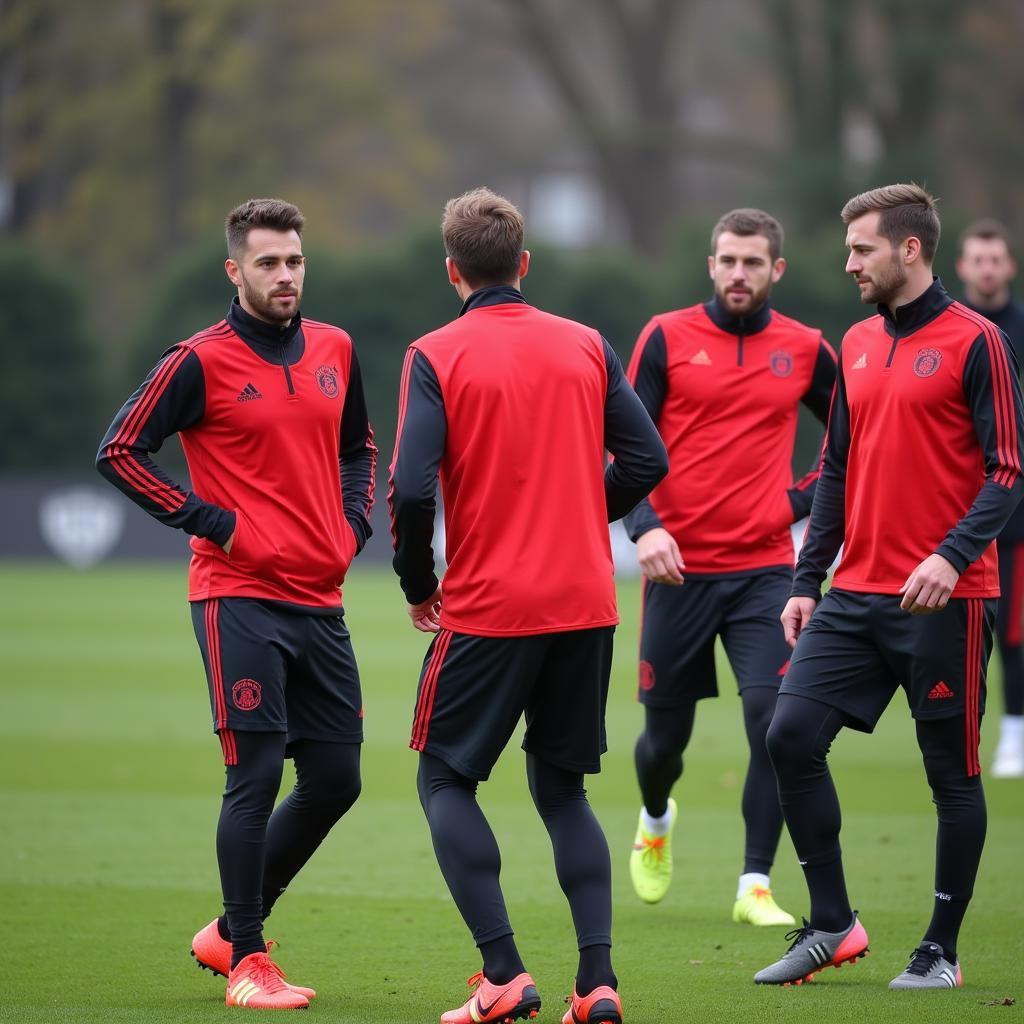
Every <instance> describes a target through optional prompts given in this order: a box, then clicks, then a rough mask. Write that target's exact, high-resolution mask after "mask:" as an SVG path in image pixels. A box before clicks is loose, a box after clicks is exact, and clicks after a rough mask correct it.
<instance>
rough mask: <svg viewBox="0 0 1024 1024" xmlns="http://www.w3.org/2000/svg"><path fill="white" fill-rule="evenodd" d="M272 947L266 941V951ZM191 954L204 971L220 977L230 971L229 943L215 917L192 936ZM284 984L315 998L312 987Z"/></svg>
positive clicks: (307, 996) (282, 977)
mask: <svg viewBox="0 0 1024 1024" xmlns="http://www.w3.org/2000/svg"><path fill="white" fill-rule="evenodd" d="M273 947H274V942H273V940H271V941H270V942H268V943H267V952H268V953H269V952H270V951H271V949H273ZM192 956H193V957H195V961H196V964H197V965H198V966H199V967H201V968H202V969H203V970H205V971H213V973H214V974H219V975H220V976H221V977H222V978H226V977H227V976H228V975H229V974H230V973H231V943H230V942H228V940H227V939H222V938H221V935H220V929H219V928H218V927H217V919H216V918H214V919H213V920H212V921H211V922H210V923H209V924H208V925H207V926H206V927H205V928H202V929H200V930H199V931H198V932H196V933H195V935H194V936H193V937H192ZM271 963H272V964H273V965H274V968H275V970H277V971H278V972H279V973H280V975H281V979H282V980H284V977H285V974H284V971H282V970H281V968H280V967H278V965H277V964H275V963H274V962H273V960H271ZM285 984H286V985H288V987H289V988H290V989H292V990H294V991H295V992H298V993H299V995H302V996H305V997H306V998H307V999H315V998H316V991H315V990H314V989H311V988H305V987H303V986H302V985H289V984H288V982H287V981H285Z"/></svg>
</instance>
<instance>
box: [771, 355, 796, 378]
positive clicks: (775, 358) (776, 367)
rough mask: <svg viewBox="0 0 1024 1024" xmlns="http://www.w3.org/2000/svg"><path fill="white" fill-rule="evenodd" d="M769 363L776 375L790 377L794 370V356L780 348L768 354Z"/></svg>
mask: <svg viewBox="0 0 1024 1024" xmlns="http://www.w3.org/2000/svg"><path fill="white" fill-rule="evenodd" d="M768 365H769V366H770V367H771V370H772V373H774V374H775V376H776V377H788V376H789V375H790V374H791V373H792V372H793V357H792V356H791V355H790V354H789V353H788V352H787V351H785V349H781V348H780V349H778V350H777V351H775V352H772V353H771V354H770V355H769V356H768Z"/></svg>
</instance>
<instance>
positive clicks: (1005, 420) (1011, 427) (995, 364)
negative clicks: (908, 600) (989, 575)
mask: <svg viewBox="0 0 1024 1024" xmlns="http://www.w3.org/2000/svg"><path fill="white" fill-rule="evenodd" d="M963 383H964V395H965V396H966V398H967V403H968V405H969V406H970V408H971V414H972V416H973V417H974V431H975V433H976V435H977V437H978V442H979V444H980V445H981V448H982V451H983V452H984V453H985V483H984V484H982V487H981V490H980V491H979V492H978V496H977V497H976V498H975V499H974V503H973V504H972V505H971V507H970V508H969V509H968V511H967V514H966V515H965V516H964V517H963V518H962V519H961V520H960V522H958V523H957V524H956V526H954V527H953V529H952V530H950V531H949V533H948V534H946V538H945V540H943V542H942V543H941V544H940V545H939V547H938V549H937V550H936V554H939V555H942V557H943V558H945V559H946V560H947V561H948V562H949V563H950V564H952V566H953V567H954V568H955V569H956V570H957V572H960V573H962V572H963V571H964V570H965V569H966V568H967V567H968V566H969V565H970V564H971V563H972V562H974V561H976V560H977V559H978V558H980V557H981V555H982V553H983V552H984V551H985V549H986V548H987V547H988V546H989V544H991V543H992V541H993V539H994V538H995V536H996V535H997V534H998V533H999V531H1000V530H1001V529H1002V528H1003V527H1004V526H1005V525H1006V521H1007V520H1008V519H1009V518H1010V514H1011V513H1012V512H1013V510H1014V508H1016V506H1017V503H1018V502H1019V501H1020V499H1021V496H1022V495H1024V482H1022V480H1021V465H1022V464H1024V447H1022V445H1024V414H1022V409H1021V391H1020V380H1019V378H1018V372H1017V367H1016V362H1015V360H1014V357H1013V350H1012V349H1011V348H1010V343H1009V341H1007V339H1006V337H1005V336H1004V335H1003V334H1002V332H1001V331H995V330H993V331H992V332H991V335H990V334H989V332H987V331H983V332H982V333H981V334H980V335H979V336H978V337H977V338H976V339H975V340H974V344H972V345H971V350H970V352H969V353H968V354H967V360H966V362H965V364H964V380H963Z"/></svg>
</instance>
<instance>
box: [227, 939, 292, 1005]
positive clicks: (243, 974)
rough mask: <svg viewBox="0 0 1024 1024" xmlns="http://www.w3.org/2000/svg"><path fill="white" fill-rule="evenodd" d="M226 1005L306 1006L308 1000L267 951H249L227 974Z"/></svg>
mask: <svg viewBox="0 0 1024 1024" xmlns="http://www.w3.org/2000/svg"><path fill="white" fill-rule="evenodd" d="M224 1003H225V1005H227V1006H246V1007H248V1008H249V1009H250V1010H304V1009H306V1007H307V1006H309V1000H308V999H307V998H306V997H305V996H304V995H302V994H301V993H299V992H296V991H295V989H293V988H292V987H291V986H290V985H288V984H287V983H286V982H285V981H284V978H283V976H282V974H281V968H280V967H278V966H277V964H275V963H274V961H273V960H271V959H270V957H269V956H268V955H267V954H266V953H250V954H249V955H248V956H247V957H246V958H245V959H244V960H242V962H241V963H240V964H239V965H238V966H237V967H236V968H235V969H234V970H233V971H232V972H231V973H230V974H229V975H228V990H227V993H226V994H225V996H224Z"/></svg>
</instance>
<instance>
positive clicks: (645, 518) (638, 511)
mask: <svg viewBox="0 0 1024 1024" xmlns="http://www.w3.org/2000/svg"><path fill="white" fill-rule="evenodd" d="M622 522H623V525H624V526H625V527H626V534H627V536H628V537H629V539H630V540H631V541H632V542H633V543H634V544H635V543H636V542H637V541H638V540H639V539H640V538H641V537H642V536H643V535H644V534H645V533H649V532H650V531H651V530H658V529H664V528H665V524H664V523H663V522H662V521H661V518H660V517H659V516H658V513H657V512H655V511H654V506H653V505H652V504H651V502H650V499H649V498H644V499H643V500H642V501H641V502H639V503H638V504H637V506H636V507H635V508H634V509H633V510H632V512H629V513H627V514H626V515H625V516H623V519H622Z"/></svg>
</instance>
